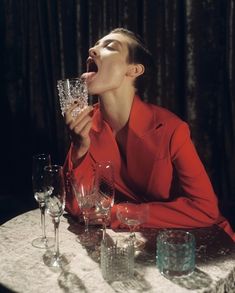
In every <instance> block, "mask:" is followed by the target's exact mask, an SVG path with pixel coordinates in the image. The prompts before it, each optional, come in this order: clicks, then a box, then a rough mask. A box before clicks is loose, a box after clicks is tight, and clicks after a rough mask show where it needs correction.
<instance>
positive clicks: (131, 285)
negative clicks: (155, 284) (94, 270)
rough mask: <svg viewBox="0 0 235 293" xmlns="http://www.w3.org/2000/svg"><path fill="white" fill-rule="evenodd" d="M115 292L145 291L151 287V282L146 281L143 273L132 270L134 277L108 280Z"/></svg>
mask: <svg viewBox="0 0 235 293" xmlns="http://www.w3.org/2000/svg"><path fill="white" fill-rule="evenodd" d="M108 283H109V285H110V286H111V287H112V289H113V290H114V291H115V292H120V293H121V292H122V293H123V292H126V293H128V292H145V291H148V290H150V289H151V288H152V286H151V284H150V283H149V282H147V281H146V280H145V278H144V275H143V274H140V273H139V272H137V271H135V272H134V277H133V278H131V279H128V280H123V281H114V282H108Z"/></svg>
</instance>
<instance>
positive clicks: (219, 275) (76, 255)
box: [0, 210, 235, 293]
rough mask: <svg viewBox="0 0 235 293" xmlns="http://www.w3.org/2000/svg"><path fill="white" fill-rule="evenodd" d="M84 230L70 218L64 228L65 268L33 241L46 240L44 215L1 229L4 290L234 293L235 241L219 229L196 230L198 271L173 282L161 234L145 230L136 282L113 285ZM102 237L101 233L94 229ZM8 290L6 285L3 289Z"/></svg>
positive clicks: (31, 215)
mask: <svg viewBox="0 0 235 293" xmlns="http://www.w3.org/2000/svg"><path fill="white" fill-rule="evenodd" d="M46 222H47V225H46V226H47V227H46V231H47V234H48V235H49V236H53V225H52V223H51V219H50V218H49V217H47V218H46ZM81 228H82V227H81V226H80V225H79V224H78V223H77V222H75V221H73V220H72V219H71V218H70V217H69V216H67V215H64V216H63V217H62V218H61V224H60V251H61V253H64V254H65V255H66V256H67V258H68V259H69V261H70V262H69V265H68V266H67V267H65V268H64V269H63V270H55V269H51V268H49V267H47V266H45V264H44V262H43V255H44V253H45V251H44V250H43V249H38V248H35V247H33V246H32V245H31V242H32V240H33V239H34V238H36V237H37V236H40V233H41V230H40V212H39V210H33V211H29V212H27V213H24V214H22V215H20V216H18V217H16V218H13V219H12V220H10V221H8V222H6V223H5V224H3V225H2V226H0V255H1V261H0V284H1V285H0V292H5V291H3V289H4V288H5V289H6V288H8V289H9V292H19V293H21V292H22V293H27V292H30V293H31V292H35V293H40V292H43V293H44V292H46V293H56V292H69V293H70V292H71V293H73V292H86V293H89V292H92V293H95V292H104V293H109V292H133V293H134V292H154V293H156V292H157V293H166V292H167V293H171V292H174V293H184V292H192V293H193V292H198V293H199V292H206V293H217V292H219V293H221V292H226V293H234V292H235V251H234V243H233V242H232V241H231V240H230V238H229V237H228V236H227V235H226V234H225V233H224V231H222V230H220V229H219V228H218V227H216V226H213V227H211V228H207V229H196V230H193V231H192V232H193V233H194V234H195V236H196V241H197V253H196V255H197V257H196V269H195V272H194V273H193V274H192V275H190V276H188V277H184V278H175V279H171V280H168V279H166V278H165V277H163V276H162V275H161V274H160V273H159V271H158V269H157V267H156V255H155V251H156V235H157V233H158V231H157V230H143V231H141V232H138V233H137V237H140V238H142V239H143V240H145V241H146V246H145V250H144V251H143V252H141V253H139V254H136V257H135V274H134V278H133V279H130V280H128V281H123V282H113V283H107V282H106V281H105V280H104V279H103V277H102V274H101V270H100V265H99V263H100V259H99V249H100V245H99V244H100V242H99V241H98V242H97V243H96V244H94V246H91V247H89V248H88V247H86V248H85V247H83V246H82V245H81V244H80V243H79V242H78V241H77V240H78V237H79V236H78V235H79V233H80V232H81ZM94 231H96V232H94V233H97V235H98V236H99V237H100V235H101V233H100V231H97V230H94ZM108 234H109V236H110V237H126V236H127V235H128V232H120V231H112V230H108ZM1 286H2V287H1Z"/></svg>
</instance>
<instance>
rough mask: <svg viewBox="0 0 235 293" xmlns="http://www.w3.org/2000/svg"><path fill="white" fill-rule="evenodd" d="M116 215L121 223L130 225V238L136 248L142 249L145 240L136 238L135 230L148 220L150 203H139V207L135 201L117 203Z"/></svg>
mask: <svg viewBox="0 0 235 293" xmlns="http://www.w3.org/2000/svg"><path fill="white" fill-rule="evenodd" d="M116 215H117V218H118V220H119V221H120V222H121V223H123V224H125V225H127V226H128V228H129V230H130V239H132V241H133V242H134V247H135V249H136V250H141V249H142V248H143V247H144V242H143V241H141V240H137V239H136V235H135V232H134V231H135V230H136V229H137V228H138V227H139V226H140V225H141V224H143V223H145V222H146V221H147V217H148V205H145V204H139V208H138V209H137V208H136V204H134V203H130V202H126V203H120V204H118V205H117V211H116Z"/></svg>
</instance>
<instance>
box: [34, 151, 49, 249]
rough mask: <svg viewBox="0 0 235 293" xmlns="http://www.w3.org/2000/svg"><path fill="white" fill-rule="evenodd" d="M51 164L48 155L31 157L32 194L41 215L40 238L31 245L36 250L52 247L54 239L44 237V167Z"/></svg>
mask: <svg viewBox="0 0 235 293" xmlns="http://www.w3.org/2000/svg"><path fill="white" fill-rule="evenodd" d="M50 164H51V158H50V155H49V154H38V155H34V156H33V162H32V185H33V193H34V197H35V199H36V201H37V202H38V204H39V208H40V213H41V227H42V236H41V237H38V238H36V239H34V240H33V241H32V245H33V246H34V247H37V248H50V247H52V246H53V245H54V238H52V237H46V229H45V209H46V206H45V195H46V194H45V190H44V188H43V187H44V186H43V180H44V167H45V166H48V165H50Z"/></svg>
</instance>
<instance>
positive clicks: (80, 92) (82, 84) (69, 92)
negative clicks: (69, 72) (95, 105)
mask: <svg viewBox="0 0 235 293" xmlns="http://www.w3.org/2000/svg"><path fill="white" fill-rule="evenodd" d="M57 89H58V94H59V100H60V108H61V112H62V115H64V113H65V112H66V111H67V110H68V109H69V108H70V107H71V106H72V105H74V103H75V102H76V103H77V107H76V108H75V109H74V110H73V112H72V116H73V117H76V116H77V115H78V113H79V112H81V111H82V110H84V109H85V108H86V107H87V106H88V90H87V85H86V81H85V80H84V79H81V78H66V79H61V80H58V81H57Z"/></svg>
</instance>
